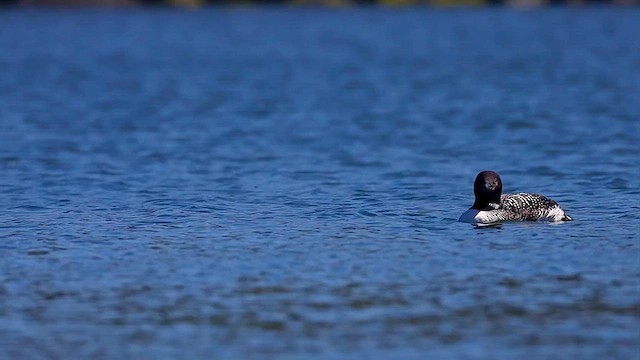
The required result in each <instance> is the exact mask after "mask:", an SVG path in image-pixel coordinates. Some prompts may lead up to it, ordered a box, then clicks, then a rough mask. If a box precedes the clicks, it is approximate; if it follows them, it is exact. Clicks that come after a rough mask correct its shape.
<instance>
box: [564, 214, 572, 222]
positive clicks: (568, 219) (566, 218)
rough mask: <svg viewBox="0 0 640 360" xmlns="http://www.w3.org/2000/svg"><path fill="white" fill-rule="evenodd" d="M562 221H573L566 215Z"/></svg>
mask: <svg viewBox="0 0 640 360" xmlns="http://www.w3.org/2000/svg"><path fill="white" fill-rule="evenodd" d="M562 221H573V218H572V217H571V216H569V215H567V214H564V216H563V217H562Z"/></svg>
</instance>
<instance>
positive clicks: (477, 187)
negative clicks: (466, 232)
mask: <svg viewBox="0 0 640 360" xmlns="http://www.w3.org/2000/svg"><path fill="white" fill-rule="evenodd" d="M473 193H474V195H475V197H476V199H475V202H474V203H473V206H472V207H471V208H470V209H469V210H467V211H466V212H464V213H463V214H462V215H461V216H460V219H458V221H461V222H468V223H476V224H490V223H495V222H499V221H571V220H573V219H572V218H571V217H570V216H569V215H567V214H566V213H565V212H564V210H562V209H561V208H560V205H558V203H557V202H555V201H554V200H552V199H549V198H548V197H546V196H543V195H539V194H531V193H518V194H506V195H502V196H501V194H502V180H501V179H500V175H498V173H496V172H494V171H482V172H480V173H479V174H478V176H476V180H475V182H474V183H473Z"/></svg>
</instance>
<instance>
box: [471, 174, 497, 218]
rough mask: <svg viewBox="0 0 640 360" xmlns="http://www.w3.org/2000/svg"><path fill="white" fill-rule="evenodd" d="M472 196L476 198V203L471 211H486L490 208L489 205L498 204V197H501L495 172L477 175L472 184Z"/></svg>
mask: <svg viewBox="0 0 640 360" xmlns="http://www.w3.org/2000/svg"><path fill="white" fill-rule="evenodd" d="M473 194H474V195H475V196H476V201H475V202H474V203H473V206H472V207H471V208H472V209H477V210H486V209H488V208H492V207H491V206H490V205H489V204H500V195H502V180H500V175H498V173H497V172H495V171H483V172H481V173H479V174H478V176H476V181H475V182H474V183H473Z"/></svg>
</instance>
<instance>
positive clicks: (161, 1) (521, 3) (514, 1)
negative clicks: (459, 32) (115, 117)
mask: <svg viewBox="0 0 640 360" xmlns="http://www.w3.org/2000/svg"><path fill="white" fill-rule="evenodd" d="M559 4H566V5H590V4H613V5H623V6H624V5H627V6H634V5H635V6H638V5H640V0H608V1H607V0H254V1H249V0H0V7H7V6H11V7H39V6H45V7H54V6H74V7H76V6H77V7H127V6H140V5H142V6H145V5H146V6H175V7H187V8H199V7H204V6H211V5H213V6H216V5H241V6H251V5H294V6H295V5H301V6H322V7H348V6H353V5H381V6H434V7H452V6H467V7H468V6H482V5H506V6H512V7H517V8H531V7H538V6H545V5H559Z"/></svg>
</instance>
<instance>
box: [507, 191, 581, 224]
mask: <svg viewBox="0 0 640 360" xmlns="http://www.w3.org/2000/svg"><path fill="white" fill-rule="evenodd" d="M498 210H499V212H500V213H501V215H502V217H504V220H508V221H537V220H548V221H561V220H570V218H569V217H568V216H567V215H566V214H565V213H564V211H563V210H562V209H561V208H560V206H559V205H558V203H557V202H555V201H554V200H552V199H549V198H548V197H546V196H543V195H539V194H531V193H518V194H505V195H502V196H501V197H500V207H499V208H498Z"/></svg>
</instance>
